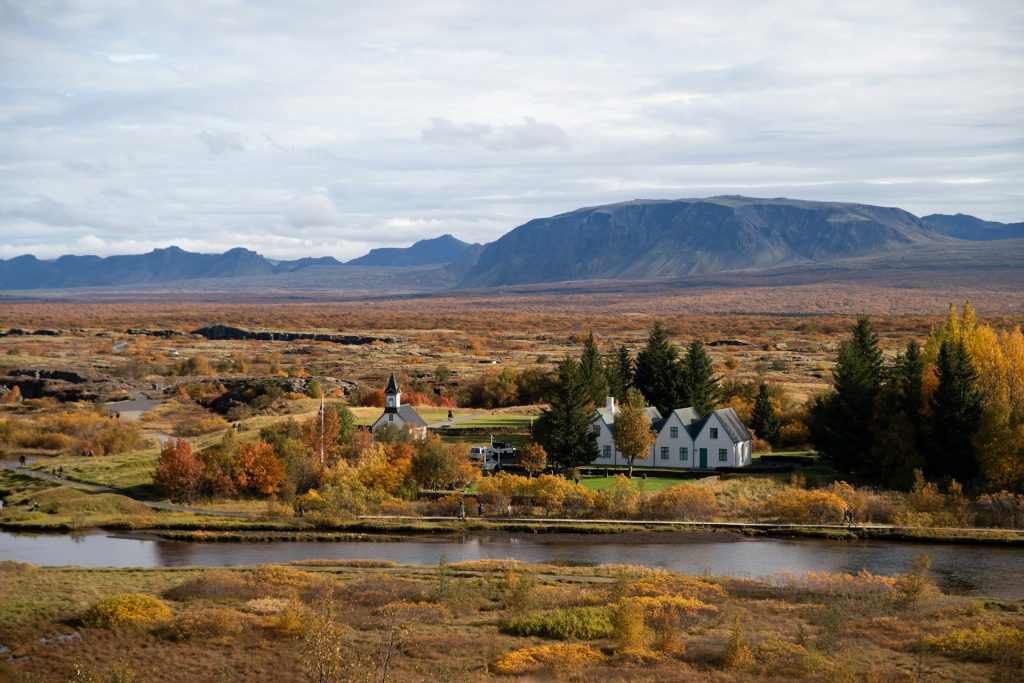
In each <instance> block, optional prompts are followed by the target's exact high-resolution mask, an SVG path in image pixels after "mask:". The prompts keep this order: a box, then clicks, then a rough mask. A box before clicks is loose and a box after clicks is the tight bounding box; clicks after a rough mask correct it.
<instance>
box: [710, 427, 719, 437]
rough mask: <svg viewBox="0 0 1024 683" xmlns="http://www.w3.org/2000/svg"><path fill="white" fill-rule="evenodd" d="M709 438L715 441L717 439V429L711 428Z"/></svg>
mask: <svg viewBox="0 0 1024 683" xmlns="http://www.w3.org/2000/svg"><path fill="white" fill-rule="evenodd" d="M711 438H712V439H717V438H718V427H712V428H711Z"/></svg>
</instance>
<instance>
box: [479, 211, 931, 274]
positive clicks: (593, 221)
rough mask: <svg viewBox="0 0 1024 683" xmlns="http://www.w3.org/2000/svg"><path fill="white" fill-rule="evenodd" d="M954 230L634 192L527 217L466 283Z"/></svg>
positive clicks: (906, 238)
mask: <svg viewBox="0 0 1024 683" xmlns="http://www.w3.org/2000/svg"><path fill="white" fill-rule="evenodd" d="M949 239H950V238H948V237H946V236H944V235H942V234H940V233H938V232H937V231H936V230H935V229H934V228H932V227H931V226H929V225H927V224H926V223H924V222H923V221H921V220H920V219H919V218H917V217H916V216H914V215H912V214H910V213H907V212H906V211H903V210H902V209H896V208H885V207H879V206H869V205H864V204H846V203H838V202H811V201H801V200H792V199H753V198H749V197H735V196H728V197H712V198H709V199H681V200H636V201H631V202H624V203H621V204H612V205H609V206H599V207H593V208H586V209H579V210H577V211H571V212H569V213H565V214H561V215H559V216H554V217H551V218H541V219H537V220H533V221H530V222H529V223H526V224H524V225H521V226H519V227H518V228H515V229H514V230H512V231H511V232H509V233H507V234H506V235H504V236H503V237H501V238H500V239H498V240H497V241H495V242H492V243H491V244H489V245H487V246H486V247H485V248H484V250H483V252H482V253H481V255H480V258H479V260H478V261H477V263H476V265H475V266H474V267H473V268H472V269H471V270H470V271H469V273H468V274H467V276H466V277H465V278H464V280H463V281H462V283H461V284H462V285H463V286H469V287H486V286H497V285H512V284H526V283H532V282H557V281H565V280H584V279H595V278H601V279H604V278H614V279H641V278H649V277H665V276H685V275H699V274H704V273H717V272H722V271H727V270H738V269H746V268H767V267H775V266H782V265H788V264H799V263H812V262H821V261H829V260H834V259H840V258H849V257H854V256H862V255H870V254H879V253H884V252H887V251H895V250H899V249H901V248H905V247H908V246H912V245H917V244H932V243H936V242H943V241H948V240H949Z"/></svg>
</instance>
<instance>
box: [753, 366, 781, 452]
mask: <svg viewBox="0 0 1024 683" xmlns="http://www.w3.org/2000/svg"><path fill="white" fill-rule="evenodd" d="M750 428H751V429H753V430H754V434H757V435H758V436H759V437H761V438H762V439H764V440H765V441H767V442H768V443H770V444H771V446H772V448H778V447H779V438H780V436H781V428H780V425H779V417H778V416H777V415H776V414H775V406H773V405H772V402H771V400H769V398H768V385H767V384H765V383H764V382H761V384H760V386H758V388H757V397H756V398H755V399H754V409H753V410H752V411H751V413H750Z"/></svg>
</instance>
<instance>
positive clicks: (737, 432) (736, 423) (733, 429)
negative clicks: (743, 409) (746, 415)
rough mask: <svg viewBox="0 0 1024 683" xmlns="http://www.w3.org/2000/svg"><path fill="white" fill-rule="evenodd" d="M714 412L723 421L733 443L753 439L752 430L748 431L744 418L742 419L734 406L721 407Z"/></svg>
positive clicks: (723, 425)
mask: <svg viewBox="0 0 1024 683" xmlns="http://www.w3.org/2000/svg"><path fill="white" fill-rule="evenodd" d="M714 414H715V415H717V416H718V420H719V422H721V423H722V427H723V428H724V429H725V433H726V434H728V435H729V438H730V439H732V442H733V443H739V442H741V441H750V440H751V436H750V432H748V431H747V428H746V426H744V424H743V420H741V419H740V416H739V415H737V414H736V411H735V410H733V409H732V408H719V409H718V410H716V411H715V412H714Z"/></svg>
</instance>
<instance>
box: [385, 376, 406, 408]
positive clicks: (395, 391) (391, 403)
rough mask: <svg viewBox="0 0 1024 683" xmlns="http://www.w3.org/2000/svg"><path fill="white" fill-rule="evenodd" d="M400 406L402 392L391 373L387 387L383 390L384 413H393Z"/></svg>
mask: <svg viewBox="0 0 1024 683" xmlns="http://www.w3.org/2000/svg"><path fill="white" fill-rule="evenodd" d="M400 405H402V390H401V389H399V388H398V380H396V379H395V373H393V372H392V373H391V378H390V379H388V386H387V387H386V388H385V389H384V412H385V413H393V412H395V411H396V410H398V407H399V406H400Z"/></svg>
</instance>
